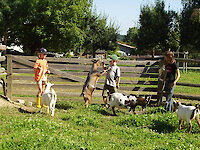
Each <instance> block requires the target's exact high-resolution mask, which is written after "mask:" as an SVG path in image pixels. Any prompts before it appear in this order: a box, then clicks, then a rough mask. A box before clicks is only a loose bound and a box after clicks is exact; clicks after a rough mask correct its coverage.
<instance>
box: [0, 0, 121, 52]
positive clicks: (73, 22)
mask: <svg viewBox="0 0 200 150" xmlns="http://www.w3.org/2000/svg"><path fill="white" fill-rule="evenodd" d="M92 3H93V1H92V0H54V1H49V0H13V1H10V0H4V1H0V32H1V33H2V34H1V36H0V39H2V38H4V40H3V42H4V44H6V45H10V44H16V45H23V46H24V47H23V48H24V51H25V53H29V54H34V53H35V51H36V50H37V49H38V48H40V47H45V48H47V49H48V51H54V52H68V51H73V52H74V53H75V54H78V53H79V52H80V51H81V50H82V49H83V50H84V51H86V52H87V50H88V48H89V50H88V51H89V53H91V54H93V53H94V52H95V51H96V50H97V49H106V50H108V49H110V50H114V49H115V47H116V44H115V42H116V39H117V30H118V29H117V27H115V26H114V25H113V24H112V23H110V24H108V23H107V19H106V18H105V17H100V15H99V16H98V15H96V14H95V12H92ZM8 37H9V38H8ZM91 41H92V42H91Z"/></svg>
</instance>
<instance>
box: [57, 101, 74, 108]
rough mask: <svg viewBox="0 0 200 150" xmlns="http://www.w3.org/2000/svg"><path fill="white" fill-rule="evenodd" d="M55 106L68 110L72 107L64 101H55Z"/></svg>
mask: <svg viewBox="0 0 200 150" xmlns="http://www.w3.org/2000/svg"><path fill="white" fill-rule="evenodd" d="M56 108H57V109H64V110H68V109H71V108H73V107H72V106H71V105H70V104H68V103H66V102H58V103H56Z"/></svg>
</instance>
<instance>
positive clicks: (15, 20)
mask: <svg viewBox="0 0 200 150" xmlns="http://www.w3.org/2000/svg"><path fill="white" fill-rule="evenodd" d="M29 4H30V1H29V0H1V1H0V33H1V34H0V42H1V43H3V44H5V45H9V44H11V43H15V44H16V45H17V44H19V41H18V38H17V37H18V35H17V34H16V31H17V30H18V29H19V28H20V26H21V25H23V18H26V16H27V11H28V10H27V7H29Z"/></svg>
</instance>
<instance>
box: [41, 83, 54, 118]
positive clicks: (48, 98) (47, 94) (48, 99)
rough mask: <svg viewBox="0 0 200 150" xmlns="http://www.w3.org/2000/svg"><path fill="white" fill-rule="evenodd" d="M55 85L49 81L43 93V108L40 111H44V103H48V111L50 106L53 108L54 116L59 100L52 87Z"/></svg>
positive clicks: (52, 113)
mask: <svg viewBox="0 0 200 150" xmlns="http://www.w3.org/2000/svg"><path fill="white" fill-rule="evenodd" d="M53 85H54V84H51V83H50V82H48V83H47V85H46V88H45V91H44V92H43V94H42V101H41V110H40V112H41V113H42V108H43V107H44V105H46V106H47V113H49V108H50V110H51V116H54V112H55V105H56V100H57V95H56V92H55V90H54V89H53V88H51V87H52V86H53Z"/></svg>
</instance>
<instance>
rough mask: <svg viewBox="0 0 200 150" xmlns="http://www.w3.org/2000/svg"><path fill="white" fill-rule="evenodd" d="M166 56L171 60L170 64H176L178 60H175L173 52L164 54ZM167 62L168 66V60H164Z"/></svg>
mask: <svg viewBox="0 0 200 150" xmlns="http://www.w3.org/2000/svg"><path fill="white" fill-rule="evenodd" d="M164 56H166V57H168V58H169V59H170V62H169V63H170V64H172V63H174V62H176V60H175V58H174V53H173V52H172V51H170V50H169V51H166V52H165V53H164ZM164 61H165V64H167V62H166V60H164Z"/></svg>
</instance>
